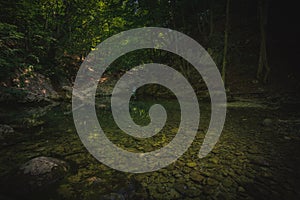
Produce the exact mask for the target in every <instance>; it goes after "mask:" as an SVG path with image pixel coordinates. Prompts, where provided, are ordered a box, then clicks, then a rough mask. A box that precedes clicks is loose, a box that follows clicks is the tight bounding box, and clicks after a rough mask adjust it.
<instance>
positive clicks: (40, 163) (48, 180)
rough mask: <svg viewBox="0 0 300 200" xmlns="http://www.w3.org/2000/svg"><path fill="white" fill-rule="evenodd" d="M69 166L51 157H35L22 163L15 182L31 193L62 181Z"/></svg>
mask: <svg viewBox="0 0 300 200" xmlns="http://www.w3.org/2000/svg"><path fill="white" fill-rule="evenodd" d="M68 170H69V165H68V164H67V163H66V162H65V161H62V160H59V159H56V158H52V157H44V156H41V157H37V158H33V159H31V160H29V161H28V162H26V163H24V164H23V165H22V166H21V167H20V168H19V170H18V173H17V177H16V179H17V180H16V182H17V185H19V186H22V187H23V188H24V189H25V190H28V191H32V190H36V189H39V188H41V187H44V186H47V185H50V184H52V183H54V182H56V181H58V180H59V179H62V178H63V177H64V176H65V175H66V173H67V172H68Z"/></svg>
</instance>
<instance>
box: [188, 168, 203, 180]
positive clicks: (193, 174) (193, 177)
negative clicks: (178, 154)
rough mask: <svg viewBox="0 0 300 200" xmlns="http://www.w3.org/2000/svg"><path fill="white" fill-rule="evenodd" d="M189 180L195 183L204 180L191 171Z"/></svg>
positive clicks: (197, 173)
mask: <svg viewBox="0 0 300 200" xmlns="http://www.w3.org/2000/svg"><path fill="white" fill-rule="evenodd" d="M190 178H191V179H192V180H193V181H195V182H202V181H203V180H204V179H205V178H204V176H202V175H201V174H200V173H199V172H197V171H193V172H192V173H190Z"/></svg>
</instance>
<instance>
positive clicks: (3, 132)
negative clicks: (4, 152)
mask: <svg viewBox="0 0 300 200" xmlns="http://www.w3.org/2000/svg"><path fill="white" fill-rule="evenodd" d="M14 132H15V131H14V129H13V128H12V127H10V126H8V125H5V124H0V140H3V139H5V138H7V137H10V136H11V135H12V134H13V133H14Z"/></svg>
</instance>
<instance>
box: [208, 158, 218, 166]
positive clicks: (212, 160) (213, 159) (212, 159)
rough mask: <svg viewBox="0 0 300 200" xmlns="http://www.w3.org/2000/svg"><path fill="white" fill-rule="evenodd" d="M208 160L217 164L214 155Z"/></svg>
mask: <svg viewBox="0 0 300 200" xmlns="http://www.w3.org/2000/svg"><path fill="white" fill-rule="evenodd" d="M209 161H210V162H212V163H214V164H218V163H219V160H218V158H216V157H213V158H210V159H209Z"/></svg>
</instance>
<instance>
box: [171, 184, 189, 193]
mask: <svg viewBox="0 0 300 200" xmlns="http://www.w3.org/2000/svg"><path fill="white" fill-rule="evenodd" d="M174 188H175V190H176V191H177V192H179V193H180V194H183V195H184V194H185V193H186V191H187V186H186V185H185V184H183V183H177V184H175V185H174Z"/></svg>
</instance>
